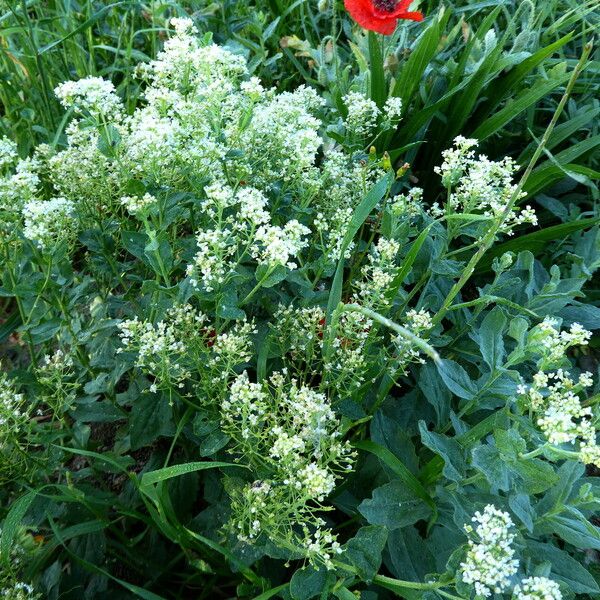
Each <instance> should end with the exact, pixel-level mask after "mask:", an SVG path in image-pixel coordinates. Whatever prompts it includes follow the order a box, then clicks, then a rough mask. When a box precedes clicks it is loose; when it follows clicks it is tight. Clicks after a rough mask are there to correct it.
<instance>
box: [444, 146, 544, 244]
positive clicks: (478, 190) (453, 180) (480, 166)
mask: <svg viewBox="0 0 600 600" xmlns="http://www.w3.org/2000/svg"><path fill="white" fill-rule="evenodd" d="M476 146H477V140H473V139H467V138H464V137H461V136H459V137H457V138H456V139H455V140H454V148H452V149H450V150H446V151H444V152H443V153H442V156H443V159H444V162H443V163H442V165H441V166H440V167H436V168H435V172H436V173H438V174H439V175H441V176H442V183H443V185H444V186H445V187H446V188H447V189H448V190H451V189H453V191H452V192H451V193H450V194H449V196H448V201H447V205H446V207H445V211H449V212H452V213H456V212H462V213H468V214H471V213H476V214H482V215H484V216H486V217H489V218H490V219H495V220H497V219H500V218H503V217H504V213H505V210H506V208H507V206H508V205H509V203H510V201H511V199H512V197H513V196H514V194H515V193H516V192H517V185H516V184H515V183H513V177H514V175H515V173H516V171H517V170H518V167H517V165H516V164H515V162H514V161H513V160H512V159H511V158H508V157H506V158H504V159H502V160H501V161H491V160H489V159H488V158H487V157H486V156H484V155H479V156H477V157H476V156H475V153H474V150H473V148H475V147H476ZM526 195H527V194H525V193H524V192H521V193H520V195H519V198H524V197H525V196H526ZM436 210H437V212H436ZM440 210H441V209H439V207H437V209H435V208H434V210H433V211H432V214H434V216H441V214H443V213H444V212H445V211H442V212H440ZM523 223H531V224H532V225H537V217H536V215H535V212H534V210H533V209H532V208H531V207H530V206H526V207H525V208H524V209H523V210H520V211H513V212H511V213H510V214H509V215H508V216H506V218H505V220H504V223H503V225H502V227H501V231H502V232H504V233H507V234H508V235H512V233H513V229H514V228H515V227H516V226H517V225H521V224H523Z"/></svg>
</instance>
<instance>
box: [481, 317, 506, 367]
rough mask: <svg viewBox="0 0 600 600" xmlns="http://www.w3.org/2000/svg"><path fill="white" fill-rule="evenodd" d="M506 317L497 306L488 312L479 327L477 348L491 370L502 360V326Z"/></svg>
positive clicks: (504, 324) (501, 362) (499, 365)
mask: <svg viewBox="0 0 600 600" xmlns="http://www.w3.org/2000/svg"><path fill="white" fill-rule="evenodd" d="M505 327H506V317H505V316H504V312H503V311H502V309H500V308H499V307H496V308H494V309H493V310H492V311H491V312H489V313H488V314H487V315H486V317H485V319H484V320H483V322H482V323H481V326H480V327H479V335H478V336H477V337H478V341H479V349H480V350H481V356H483V360H484V361H485V362H486V364H487V365H488V367H489V368H490V370H491V371H492V372H494V371H496V369H498V368H500V367H501V366H502V364H503V362H504V356H505V352H504V335H503V334H504V328H505Z"/></svg>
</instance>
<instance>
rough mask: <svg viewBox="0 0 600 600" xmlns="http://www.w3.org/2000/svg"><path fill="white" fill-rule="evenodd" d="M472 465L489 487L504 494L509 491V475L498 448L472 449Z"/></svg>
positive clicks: (485, 446)
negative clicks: (495, 488) (483, 477)
mask: <svg viewBox="0 0 600 600" xmlns="http://www.w3.org/2000/svg"><path fill="white" fill-rule="evenodd" d="M472 463H473V466H474V467H475V468H476V469H477V470H478V471H479V472H480V473H482V474H483V475H484V476H485V478H486V479H487V480H488V482H489V483H490V485H492V486H494V487H497V488H498V489H499V490H502V491H505V492H506V491H508V490H509V489H510V481H511V480H510V476H509V475H510V474H509V472H508V469H507V468H506V465H505V464H504V461H503V460H502V456H501V455H500V452H499V451H498V448H496V447H494V446H490V445H488V444H483V445H481V446H477V447H475V448H473V450H472Z"/></svg>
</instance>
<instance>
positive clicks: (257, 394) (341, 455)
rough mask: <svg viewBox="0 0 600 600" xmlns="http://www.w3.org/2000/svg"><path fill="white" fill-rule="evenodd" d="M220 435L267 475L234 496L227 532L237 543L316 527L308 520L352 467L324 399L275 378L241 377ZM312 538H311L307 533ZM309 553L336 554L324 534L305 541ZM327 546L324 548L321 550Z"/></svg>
mask: <svg viewBox="0 0 600 600" xmlns="http://www.w3.org/2000/svg"><path fill="white" fill-rule="evenodd" d="M221 418H222V426H223V430H224V431H225V432H226V433H228V435H230V436H231V437H232V438H233V440H234V441H235V442H236V451H237V452H239V453H240V455H241V458H240V460H242V461H247V462H249V463H250V464H251V465H253V466H256V467H257V468H260V469H261V470H262V471H263V472H264V471H265V469H266V471H267V473H269V475H268V477H265V479H263V480H261V481H255V482H254V483H253V484H252V485H248V486H246V487H244V488H243V489H242V490H238V493H236V494H234V495H233V498H232V501H233V511H234V521H233V524H234V527H235V529H236V532H237V535H238V537H239V538H240V539H242V540H244V541H248V542H250V541H253V540H255V539H256V538H257V537H258V536H259V535H260V534H261V533H264V534H266V535H267V536H270V535H275V534H277V533H280V534H281V535H284V536H290V535H294V533H293V527H294V525H295V526H300V527H302V528H303V529H305V534H306V535H308V532H309V530H312V529H314V527H312V528H311V527H309V525H312V526H316V527H318V528H320V527H321V526H322V525H323V522H322V520H321V519H318V518H317V517H315V516H314V515H313V512H314V511H315V510H318V508H319V507H320V503H321V502H323V501H324V500H325V498H326V496H328V495H329V494H330V493H331V492H332V491H333V489H334V487H335V481H336V479H337V477H338V474H337V473H338V472H339V471H342V472H345V471H348V470H350V469H351V468H352V463H353V460H354V453H353V452H352V450H351V449H350V447H349V446H348V444H347V443H345V442H342V441H341V439H340V432H339V427H340V423H339V420H338V418H337V416H336V415H335V413H334V412H333V410H332V409H331V407H330V405H329V402H328V401H327V398H326V397H325V395H324V394H322V393H319V392H317V391H315V390H313V389H310V388H308V387H306V386H300V385H298V383H297V382H296V381H294V380H292V381H291V382H288V380H287V376H286V374H285V373H283V372H280V373H275V374H273V375H272V376H271V378H270V379H269V381H268V384H267V383H263V384H258V383H252V382H250V380H249V378H248V374H247V373H246V372H244V373H242V374H241V375H239V376H238V377H237V378H236V380H235V381H234V382H233V384H232V385H231V390H230V395H229V397H228V398H227V399H226V400H224V401H223V402H222V405H221ZM314 535H317V534H314ZM312 543H313V545H312V546H311V547H310V548H308V545H307V544H304V545H305V546H307V552H308V555H311V556H313V555H315V554H317V552H316V546H315V545H314V544H321V545H320V546H319V549H320V550H319V552H318V554H319V558H320V560H321V561H324V562H327V561H328V560H329V559H330V558H331V556H330V553H331V550H332V548H339V545H338V544H337V543H336V542H335V537H334V536H333V535H332V534H331V533H330V532H327V533H326V532H324V531H322V532H321V533H320V534H319V535H318V536H317V538H314V539H313V540H312ZM323 544H325V546H327V549H325V547H324V546H323Z"/></svg>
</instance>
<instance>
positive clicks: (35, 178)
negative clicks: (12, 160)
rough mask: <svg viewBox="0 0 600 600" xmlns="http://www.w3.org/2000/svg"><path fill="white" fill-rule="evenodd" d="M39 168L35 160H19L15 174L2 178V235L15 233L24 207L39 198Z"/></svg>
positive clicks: (0, 180) (0, 192)
mask: <svg viewBox="0 0 600 600" xmlns="http://www.w3.org/2000/svg"><path fill="white" fill-rule="evenodd" d="M38 168H39V164H38V162H37V161H36V160H34V159H30V158H28V159H25V160H19V161H18V162H17V165H16V167H15V169H14V172H12V173H8V174H7V175H6V176H5V177H0V235H13V234H14V233H15V229H16V225H17V224H18V223H19V222H20V221H21V210H22V208H23V206H24V205H25V204H26V203H27V202H30V201H32V200H34V199H35V198H36V197H37V194H38V187H39V184H40V178H39V175H38Z"/></svg>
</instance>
